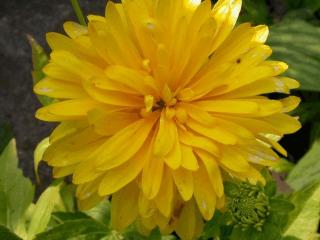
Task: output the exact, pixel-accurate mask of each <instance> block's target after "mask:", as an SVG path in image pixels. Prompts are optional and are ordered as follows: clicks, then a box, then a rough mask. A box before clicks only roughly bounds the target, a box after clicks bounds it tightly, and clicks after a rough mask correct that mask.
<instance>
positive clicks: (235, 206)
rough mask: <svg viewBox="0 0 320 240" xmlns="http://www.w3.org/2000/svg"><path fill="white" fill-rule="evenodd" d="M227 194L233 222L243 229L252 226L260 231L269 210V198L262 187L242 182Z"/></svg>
mask: <svg viewBox="0 0 320 240" xmlns="http://www.w3.org/2000/svg"><path fill="white" fill-rule="evenodd" d="M229 195H230V196H228V198H229V199H228V209H229V211H230V212H231V215H232V218H233V220H234V221H235V223H236V224H237V225H240V226H241V227H242V228H243V229H247V228H249V227H253V228H255V229H257V230H258V231H261V230H262V227H263V224H264V222H265V221H266V218H267V217H268V215H269V210H270V203H269V198H268V196H267V195H266V194H265V193H264V192H263V189H262V188H261V187H259V186H258V185H251V184H249V183H247V182H242V183H240V184H239V185H236V188H235V189H233V191H232V192H231V193H229Z"/></svg>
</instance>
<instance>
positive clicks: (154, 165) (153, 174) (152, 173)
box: [141, 158, 164, 199]
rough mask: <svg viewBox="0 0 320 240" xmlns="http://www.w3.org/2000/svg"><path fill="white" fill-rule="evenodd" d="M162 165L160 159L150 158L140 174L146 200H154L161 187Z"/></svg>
mask: <svg viewBox="0 0 320 240" xmlns="http://www.w3.org/2000/svg"><path fill="white" fill-rule="evenodd" d="M163 168H164V163H163V161H162V160H161V159H158V158H150V159H149V160H148V162H147V163H146V164H145V166H144V168H143V172H142V179H141V187H142V191H143V193H144V195H145V196H146V197H147V198H148V199H154V198H155V197H156V196H157V194H158V192H159V190H160V186H161V182H162V176H163Z"/></svg>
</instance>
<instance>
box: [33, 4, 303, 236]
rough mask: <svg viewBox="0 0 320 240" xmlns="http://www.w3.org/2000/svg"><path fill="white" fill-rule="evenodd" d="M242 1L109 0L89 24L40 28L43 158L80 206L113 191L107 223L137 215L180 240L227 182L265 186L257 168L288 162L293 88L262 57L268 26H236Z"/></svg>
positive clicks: (217, 203)
mask: <svg viewBox="0 0 320 240" xmlns="http://www.w3.org/2000/svg"><path fill="white" fill-rule="evenodd" d="M240 8H241V0H220V1H218V3H217V4H215V5H214V6H212V5H211V1H210V0H205V1H203V2H201V3H200V1H195V0H175V1H172V0H123V1H122V3H119V4H117V3H113V2H111V1H108V4H107V8H106V15H105V17H102V16H95V15H90V16H88V20H89V23H88V26H87V27H86V26H80V25H79V24H77V23H74V22H66V23H65V24H64V29H65V32H66V33H67V35H68V36H64V35H61V34H58V33H48V34H47V41H48V43H49V45H50V47H51V48H52V50H53V51H52V54H51V60H50V63H49V64H48V65H47V66H46V67H45V68H44V72H45V74H46V76H47V77H46V79H44V80H42V81H40V82H39V83H38V84H37V85H36V86H35V92H36V93H37V94H41V95H46V96H49V97H52V98H55V99H57V100H58V102H56V103H54V104H51V105H48V106H45V107H43V108H41V109H39V110H38V111H37V113H36V117H37V118H38V119H41V120H44V121H53V122H61V123H60V125H59V126H58V127H57V128H56V129H55V130H54V131H53V133H52V135H51V137H50V143H51V145H50V147H49V148H48V150H47V151H46V153H45V155H44V159H45V160H46V161H47V162H48V164H49V165H51V166H53V167H54V175H55V177H63V176H67V175H73V182H74V183H75V184H77V185H78V188H77V197H78V200H79V206H80V207H81V208H90V207H92V206H94V205H95V204H97V203H98V202H99V201H101V200H102V199H103V198H105V197H106V196H109V195H112V213H111V215H112V216H111V217H112V225H113V226H114V227H115V228H116V229H123V228H125V227H127V226H128V225H129V224H131V223H132V222H134V221H135V220H137V222H138V224H139V226H140V229H141V231H145V232H148V231H150V230H151V229H152V228H153V227H155V226H159V228H160V229H161V231H162V232H171V231H173V230H175V231H176V232H177V233H178V234H179V235H180V237H181V238H182V239H193V238H194V237H195V236H197V235H199V233H200V232H201V228H202V221H203V220H202V219H205V220H209V219H211V218H212V216H213V214H214V211H215V209H216V208H223V206H224V199H225V198H224V189H223V179H224V178H230V177H231V178H235V179H240V180H247V181H249V182H251V183H253V184H254V183H256V182H258V181H260V182H262V183H263V182H264V178H263V177H262V176H261V174H260V172H259V169H260V168H261V166H270V165H273V164H275V163H276V162H277V160H278V155H277V154H276V153H275V151H274V150H276V151H278V152H280V153H281V154H283V155H286V151H285V150H284V149H283V148H282V147H281V146H280V145H279V144H278V141H279V139H280V138H281V137H282V136H283V135H285V134H289V133H293V132H295V131H297V130H298V129H299V128H300V124H299V122H298V120H297V119H296V118H294V117H291V116H289V115H288V114H287V112H289V111H291V110H292V109H294V108H295V107H296V106H297V105H298V103H299V99H298V98H297V97H293V96H289V97H286V98H283V99H280V100H272V99H269V98H268V97H266V96H265V95H264V94H268V93H272V92H277V93H284V94H289V91H290V89H293V88H297V87H298V86H299V84H298V83H297V81H295V80H293V79H290V78H287V77H280V76H278V75H279V74H281V73H283V72H284V71H285V70H286V69H287V65H286V64H285V63H283V62H277V61H269V60H266V59H267V58H268V57H269V56H270V55H271V52H272V51H271V49H270V47H268V46H267V45H264V43H265V41H266V38H267V36H268V28H267V27H266V26H263V25H261V26H257V27H252V26H251V25H250V24H248V23H245V24H240V25H238V26H237V27H235V23H236V20H237V17H238V14H239V11H240Z"/></svg>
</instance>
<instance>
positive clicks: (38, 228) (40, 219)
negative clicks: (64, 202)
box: [27, 185, 60, 240]
mask: <svg viewBox="0 0 320 240" xmlns="http://www.w3.org/2000/svg"><path fill="white" fill-rule="evenodd" d="M59 200H60V185H58V186H50V187H48V188H47V189H46V190H45V191H44V192H43V193H42V194H41V196H40V198H39V199H38V201H37V203H36V205H35V208H34V212H33V216H32V218H31V221H30V225H29V228H28V234H27V240H32V239H33V238H34V236H35V235H36V234H38V233H40V232H43V231H44V230H45V229H46V227H47V225H48V223H49V221H50V218H51V213H52V212H53V209H54V207H55V205H56V204H57V203H58V202H59Z"/></svg>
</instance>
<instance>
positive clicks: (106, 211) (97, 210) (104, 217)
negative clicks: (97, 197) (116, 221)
mask: <svg viewBox="0 0 320 240" xmlns="http://www.w3.org/2000/svg"><path fill="white" fill-rule="evenodd" d="M110 208H111V204H110V201H109V200H107V199H105V200H104V201H101V202H100V203H99V204H98V205H97V206H95V207H94V208H91V209H90V210H88V211H85V214H87V215H88V216H90V217H92V218H93V219H95V220H96V221H98V222H100V223H103V224H105V225H109V222H110V217H111V215H110Z"/></svg>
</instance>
